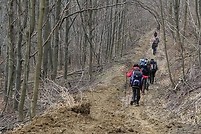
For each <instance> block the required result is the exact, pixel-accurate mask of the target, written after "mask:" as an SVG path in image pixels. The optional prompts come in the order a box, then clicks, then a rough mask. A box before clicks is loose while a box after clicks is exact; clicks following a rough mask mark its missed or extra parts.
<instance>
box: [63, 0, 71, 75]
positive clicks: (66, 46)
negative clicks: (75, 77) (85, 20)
mask: <svg viewBox="0 0 201 134" xmlns="http://www.w3.org/2000/svg"><path fill="white" fill-rule="evenodd" d="M68 2H69V1H68V0H67V4H68V8H67V11H66V16H68V14H69V3H68ZM65 30H66V31H65V48H64V49H65V51H64V54H65V55H64V79H67V74H68V46H69V30H70V27H69V18H67V19H66V27H65Z"/></svg>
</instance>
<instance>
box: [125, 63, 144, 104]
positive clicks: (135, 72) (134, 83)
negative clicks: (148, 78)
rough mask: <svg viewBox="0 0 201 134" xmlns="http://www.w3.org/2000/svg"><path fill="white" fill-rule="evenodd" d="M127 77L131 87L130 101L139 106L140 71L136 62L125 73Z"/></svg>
mask: <svg viewBox="0 0 201 134" xmlns="http://www.w3.org/2000/svg"><path fill="white" fill-rule="evenodd" d="M127 77H130V86H131V87H132V91H133V96H132V100H131V102H130V104H131V105H133V103H134V104H135V105H136V106H139V101H140V90H141V89H142V72H141V70H140V67H139V65H138V64H134V65H133V68H132V70H131V71H129V72H128V73H127Z"/></svg>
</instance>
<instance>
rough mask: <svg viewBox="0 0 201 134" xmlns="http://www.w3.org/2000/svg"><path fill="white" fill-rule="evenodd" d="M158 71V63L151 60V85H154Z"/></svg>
mask: <svg viewBox="0 0 201 134" xmlns="http://www.w3.org/2000/svg"><path fill="white" fill-rule="evenodd" d="M157 70H158V66H157V62H156V61H155V60H154V59H151V60H150V83H151V84H153V83H154V78H155V74H156V71H157Z"/></svg>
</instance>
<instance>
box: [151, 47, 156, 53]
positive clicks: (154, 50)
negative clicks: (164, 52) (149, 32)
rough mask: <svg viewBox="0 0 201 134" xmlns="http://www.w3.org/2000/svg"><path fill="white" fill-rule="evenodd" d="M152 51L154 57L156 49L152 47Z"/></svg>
mask: <svg viewBox="0 0 201 134" xmlns="http://www.w3.org/2000/svg"><path fill="white" fill-rule="evenodd" d="M152 49H153V55H155V54H156V50H157V48H156V47H153V48H152Z"/></svg>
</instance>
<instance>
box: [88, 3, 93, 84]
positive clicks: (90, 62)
mask: <svg viewBox="0 0 201 134" xmlns="http://www.w3.org/2000/svg"><path fill="white" fill-rule="evenodd" d="M92 7H93V5H92V0H89V8H91V9H92ZM92 13H93V12H92V10H89V22H88V24H89V44H90V49H89V80H90V81H91V80H92V62H93V61H92V58H93V45H92V32H93V31H92V25H93V19H92Z"/></svg>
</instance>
